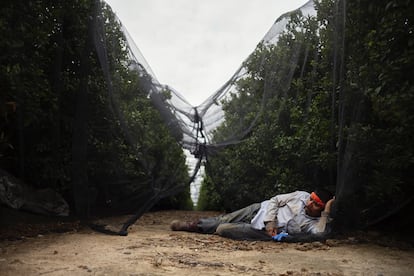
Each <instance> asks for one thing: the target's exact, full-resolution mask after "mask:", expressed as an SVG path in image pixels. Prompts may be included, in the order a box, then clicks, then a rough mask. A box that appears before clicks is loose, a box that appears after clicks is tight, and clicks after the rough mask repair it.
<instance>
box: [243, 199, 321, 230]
mask: <svg viewBox="0 0 414 276" xmlns="http://www.w3.org/2000/svg"><path fill="white" fill-rule="evenodd" d="M309 197H310V194H309V193H307V192H303V191H296V192H293V193H288V194H281V195H276V196H274V197H272V198H271V199H270V200H266V201H263V202H262V203H261V207H260V210H259V211H258V213H257V214H256V216H255V217H254V218H253V219H252V221H251V225H252V227H253V228H255V229H259V230H261V229H263V228H264V227H265V222H267V221H276V225H277V229H278V232H281V231H285V232H288V233H291V234H295V233H312V234H316V233H323V232H324V231H325V228H326V223H327V218H328V214H327V213H325V212H322V214H321V217H311V216H308V215H307V214H306V212H305V206H306V202H307V201H308V200H309Z"/></svg>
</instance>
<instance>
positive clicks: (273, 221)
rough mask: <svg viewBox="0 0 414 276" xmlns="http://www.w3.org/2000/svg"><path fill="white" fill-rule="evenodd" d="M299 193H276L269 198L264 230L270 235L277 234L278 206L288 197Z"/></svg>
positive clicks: (283, 204)
mask: <svg viewBox="0 0 414 276" xmlns="http://www.w3.org/2000/svg"><path fill="white" fill-rule="evenodd" d="M299 193H301V192H299V191H296V192H293V193H288V194H281V195H276V196H274V197H272V198H271V199H270V200H269V204H268V206H267V209H266V213H265V215H264V224H265V228H266V231H267V233H268V234H269V235H270V236H274V235H276V234H277V213H278V211H279V208H280V207H283V206H285V205H286V203H287V202H288V201H289V200H290V199H292V198H295V197H297V196H299Z"/></svg>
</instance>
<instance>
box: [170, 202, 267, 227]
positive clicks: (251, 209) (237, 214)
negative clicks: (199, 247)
mask: <svg viewBox="0 0 414 276" xmlns="http://www.w3.org/2000/svg"><path fill="white" fill-rule="evenodd" d="M260 205H261V204H260V203H254V204H251V205H249V206H247V207H245V208H242V209H240V210H237V211H234V212H232V213H228V214H225V215H221V216H217V217H210V218H201V219H199V220H198V221H197V222H182V221H176V220H175V221H173V222H172V223H171V229H172V230H173V231H189V232H199V233H204V234H213V233H214V232H216V229H217V227H218V226H219V225H220V224H222V223H238V222H246V223H250V221H251V220H252V218H253V217H254V216H255V215H256V213H257V212H258V211H259V209H260Z"/></svg>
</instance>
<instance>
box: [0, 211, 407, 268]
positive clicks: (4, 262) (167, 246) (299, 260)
mask: <svg viewBox="0 0 414 276" xmlns="http://www.w3.org/2000/svg"><path fill="white" fill-rule="evenodd" d="M195 215H198V214H197V213H195V212H190V213H189V212H184V211H183V212H181V211H177V212H155V213H149V214H146V215H144V216H143V217H142V218H141V219H140V220H139V221H138V222H137V223H136V224H135V225H133V226H132V227H131V229H130V231H129V235H128V236H126V237H121V236H110V235H105V234H102V233H98V232H95V231H92V230H90V229H88V228H83V229H80V230H77V231H70V232H66V233H52V234H46V235H37V236H35V237H31V238H23V239H21V240H16V241H2V242H0V275H239V274H243V275H375V276H378V275H414V251H413V249H405V250H402V249H398V248H392V247H387V246H380V245H376V244H373V243H366V242H363V243H362V242H358V241H357V240H355V239H352V238H351V239H346V240H328V241H327V242H326V243H319V242H316V243H304V244H287V243H276V242H245V241H233V240H229V239H225V238H221V237H219V236H215V235H202V234H195V233H186V232H172V231H170V230H169V226H168V224H169V222H170V221H171V220H172V219H175V218H183V217H184V218H188V217H191V216H195ZM114 223H116V222H114Z"/></svg>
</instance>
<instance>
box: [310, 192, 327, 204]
mask: <svg viewBox="0 0 414 276" xmlns="http://www.w3.org/2000/svg"><path fill="white" fill-rule="evenodd" d="M310 197H311V198H312V200H313V201H315V202H316V203H318V205H319V206H321V207H322V208H323V207H325V203H323V201H322V200H321V199H320V198H319V196H318V195H317V194H315V193H314V192H312V193H311V195H310Z"/></svg>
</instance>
